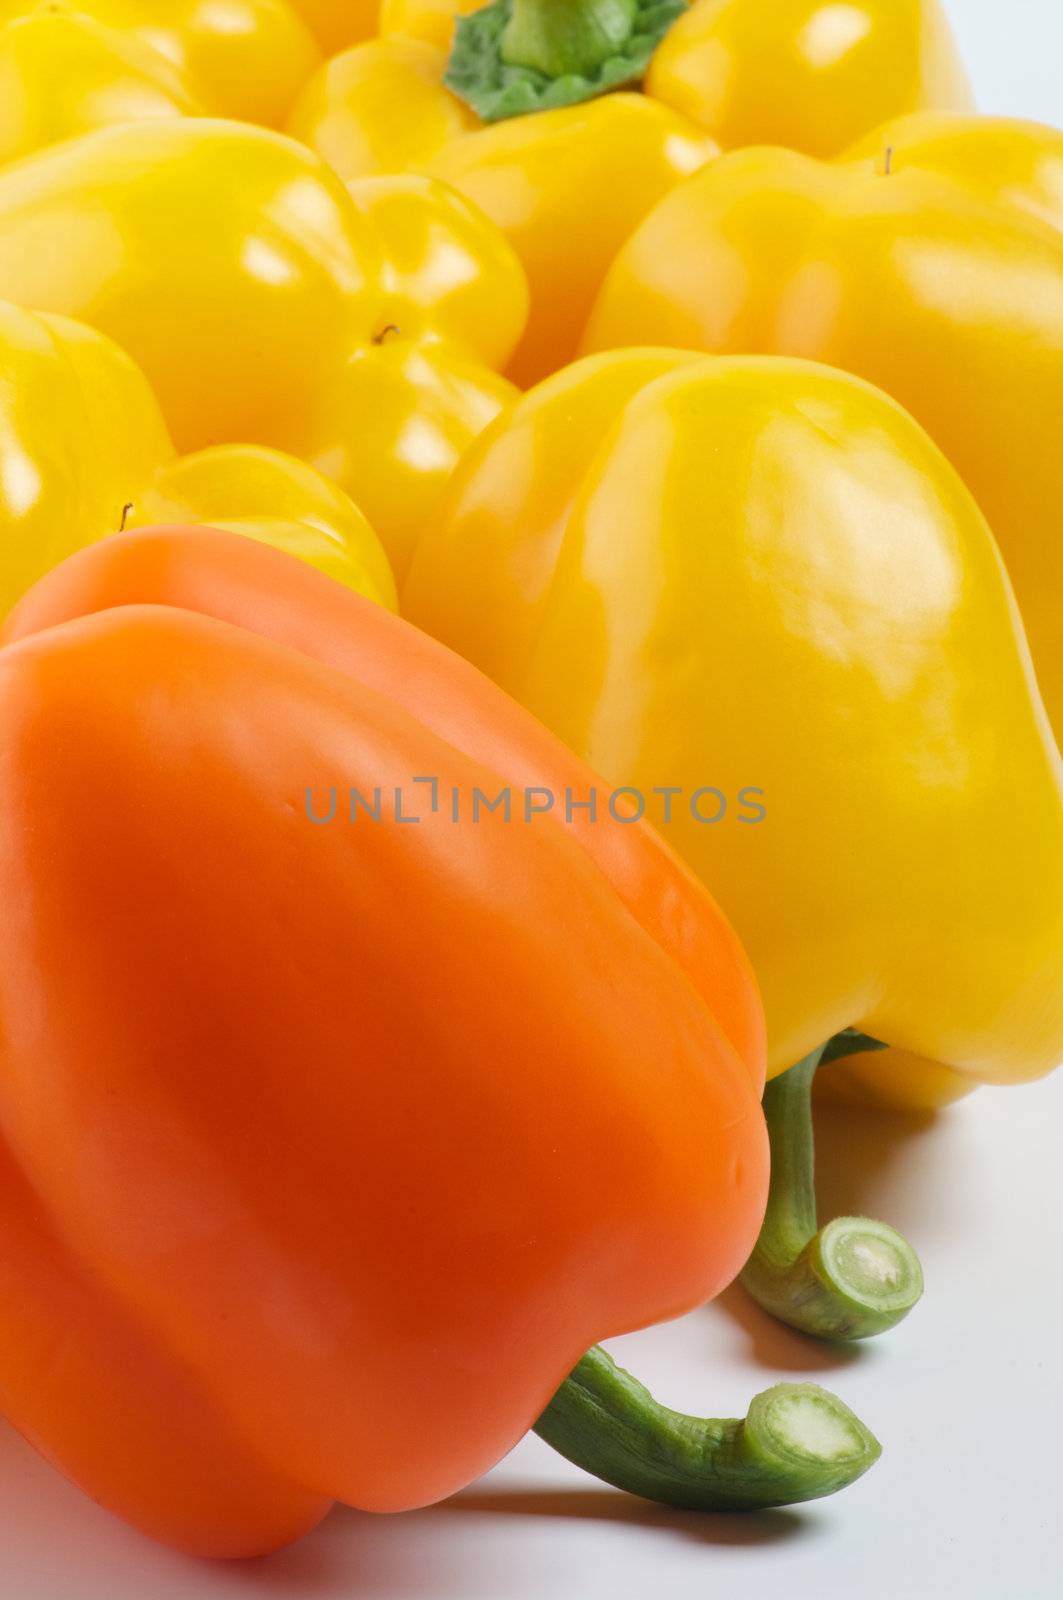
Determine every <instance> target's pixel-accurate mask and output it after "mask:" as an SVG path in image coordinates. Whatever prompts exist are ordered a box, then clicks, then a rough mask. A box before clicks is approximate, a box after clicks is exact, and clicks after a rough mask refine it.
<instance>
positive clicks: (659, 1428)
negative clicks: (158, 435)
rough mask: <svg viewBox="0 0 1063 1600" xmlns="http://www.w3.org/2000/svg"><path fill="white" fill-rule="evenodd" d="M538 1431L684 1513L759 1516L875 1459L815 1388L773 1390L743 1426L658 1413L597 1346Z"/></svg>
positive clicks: (849, 1478) (838, 1481) (817, 1495)
mask: <svg viewBox="0 0 1063 1600" xmlns="http://www.w3.org/2000/svg"><path fill="white" fill-rule="evenodd" d="M535 1432H536V1433H537V1434H538V1435H539V1437H540V1438H541V1439H545V1441H546V1443H547V1444H549V1445H552V1446H553V1448H554V1449H555V1450H557V1451H558V1452H559V1453H560V1454H561V1455H563V1456H565V1457H566V1459H567V1460H569V1461H573V1462H575V1464H576V1465H577V1466H579V1467H583V1468H584V1469H585V1470H586V1471H587V1472H590V1473H593V1474H594V1476H595V1477H598V1478H602V1479H603V1480H604V1481H605V1482H606V1483H611V1484H613V1485H615V1487H616V1488H618V1489H626V1490H627V1491H628V1492H629V1493H631V1494H637V1495H641V1496H642V1497H643V1498H644V1499H647V1500H656V1501H658V1502H659V1503H660V1504H662V1505H667V1506H676V1507H678V1508H679V1509H681V1510H689V1511H756V1510H759V1509H762V1508H763V1507H765V1506H787V1505H794V1504H796V1503H798V1502H799V1501H802V1500H818V1499H821V1498H822V1496H824V1495H828V1494H836V1493H837V1491H838V1490H839V1489H844V1488H845V1487H846V1486H847V1485H848V1484H850V1483H853V1482H855V1480H856V1479H857V1478H859V1477H861V1476H862V1475H863V1474H864V1473H865V1472H866V1471H867V1469H868V1468H869V1467H871V1466H873V1465H874V1463H875V1462H876V1461H877V1460H878V1458H879V1455H880V1454H881V1447H880V1445H879V1443H878V1440H877V1439H875V1437H874V1435H873V1434H871V1433H869V1432H868V1430H867V1428H865V1427H864V1424H863V1423H862V1422H861V1421H860V1420H859V1419H858V1418H857V1417H855V1416H854V1415H853V1413H852V1412H851V1411H850V1410H849V1408H848V1406H845V1405H843V1404H842V1402H841V1401H840V1400H839V1399H837V1398H836V1397H835V1396H834V1395H832V1394H829V1393H828V1392H827V1391H826V1390H825V1389H821V1388H819V1386H818V1385H817V1384H814V1383H777V1384H775V1386H774V1387H773V1388H771V1389H765V1390H764V1392H763V1393H762V1394H758V1395H757V1396H756V1397H755V1398H754V1400H753V1402H752V1404H751V1405H750V1407H749V1412H748V1414H747V1416H746V1417H745V1418H744V1419H738V1420H732V1421H713V1420H711V1419H709V1418H702V1417H688V1416H684V1415H683V1414H682V1413H681V1412H678V1411H669V1410H668V1408H667V1407H666V1406H662V1405H659V1404H658V1402H657V1401H656V1400H655V1399H654V1398H653V1396H652V1395H651V1394H650V1393H649V1392H648V1391H647V1390H646V1389H644V1388H643V1386H642V1384H641V1383H638V1382H637V1381H636V1380H635V1379H634V1378H633V1377H631V1376H630V1374H629V1373H627V1372H624V1371H623V1370H622V1369H621V1368H620V1367H618V1366H617V1365H616V1363H615V1362H614V1361H613V1360H612V1359H611V1358H610V1357H609V1356H608V1355H606V1353H605V1351H604V1350H602V1349H601V1348H600V1347H598V1346H596V1347H595V1348H594V1349H593V1350H591V1351H590V1352H589V1354H587V1355H585V1356H584V1358H583V1360H582V1361H581V1362H580V1364H579V1366H578V1367H577V1368H576V1370H575V1371H574V1372H573V1373H572V1374H571V1375H570V1376H569V1377H568V1378H566V1379H565V1381H564V1383H563V1384H562V1385H561V1387H560V1389H559V1390H558V1391H557V1394H556V1395H555V1396H554V1398H553V1399H552V1400H551V1402H550V1404H549V1405H548V1406H547V1408H546V1410H545V1411H544V1412H543V1414H542V1416H541V1417H540V1418H539V1420H538V1422H537V1423H536V1424H535Z"/></svg>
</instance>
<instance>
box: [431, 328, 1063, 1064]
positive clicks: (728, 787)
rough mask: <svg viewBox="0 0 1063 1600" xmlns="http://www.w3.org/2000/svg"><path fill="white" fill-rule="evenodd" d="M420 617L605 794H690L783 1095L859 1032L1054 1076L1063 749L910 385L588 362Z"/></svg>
mask: <svg viewBox="0 0 1063 1600" xmlns="http://www.w3.org/2000/svg"><path fill="white" fill-rule="evenodd" d="M402 605H403V610H404V614H406V615H408V616H410V617H411V618H412V619H413V620H414V621H416V622H417V623H418V624H420V625H421V626H423V627H425V628H427V629H428V630H429V631H430V632H432V633H434V634H436V635H437V636H438V637H440V638H441V639H443V640H444V641H445V642H446V643H448V644H450V645H451V646H452V647H453V648H455V649H458V650H460V651H461V652H462V653H463V654H465V655H467V656H468V657H469V659H470V660H472V661H474V662H475V663H476V664H477V665H479V666H481V667H482V668H483V669H484V670H485V671H487V672H489V673H490V674H491V676H492V677H494V678H495V679H496V680H497V681H498V682H499V683H500V684H501V685H502V686H503V687H504V688H506V689H507V690H508V691H509V692H510V693H512V694H513V695H514V696H515V697H516V698H517V699H518V700H520V701H521V702H522V703H523V704H525V705H527V706H528V707H529V709H530V710H532V711H533V712H534V713H535V714H536V715H537V716H539V717H541V719H542V720H543V721H544V722H545V723H546V724H547V726H548V727H550V728H552V729H553V730H554V731H555V732H556V733H558V734H560V735H561V737H562V738H564V739H565V740H566V741H567V742H568V743H569V744H570V745H571V746H572V748H573V749H574V750H576V751H577V752H578V753H579V754H580V755H581V756H583V757H584V758H585V759H586V760H588V761H589V762H590V763H591V764H592V765H593V766H595V767H596V769H597V770H599V771H601V772H602V773H603V774H604V776H605V777H606V778H607V779H608V780H609V781H611V782H613V783H617V784H629V785H633V786H635V787H636V788H637V789H639V790H641V792H642V793H643V794H644V795H645V796H647V797H649V796H651V795H652V793H653V791H654V790H655V788H656V787H657V786H664V785H672V786H679V787H680V788H681V789H682V790H683V791H684V795H683V797H681V798H680V799H678V800H676V801H674V803H673V809H672V820H671V822H670V823H668V822H666V821H665V820H664V817H665V815H666V813H664V812H663V810H662V807H663V801H657V802H654V801H652V800H648V806H650V807H652V809H648V811H647V815H649V816H650V817H651V818H652V819H653V820H655V821H657V822H658V823H659V824H660V825H661V826H662V831H663V832H664V834H665V837H666V838H667V839H668V840H669V841H670V842H671V843H672V844H673V845H674V846H675V848H676V849H677V850H678V851H679V853H680V854H681V855H683V856H684V857H685V858H686V860H687V861H688V863H689V864H690V865H691V866H692V867H693V868H694V869H695V871H697V872H698V873H699V874H700V875H701V876H702V878H703V879H704V881H706V882H709V883H711V884H712V885H713V891H714V893H716V894H717V895H718V897H719V900H720V903H721V905H722V906H723V907H724V909H725V910H726V912H727V914H728V915H729V916H730V917H731V918H732V920H733V921H734V924H735V926H736V928H737V929H738V931H739V934H740V935H741V936H742V938H743V940H744V942H745V943H746V947H747V949H748V950H749V953H750V956H751V958H752V960H753V963H754V967H755V970H756V972H757V975H758V978H759V980H760V983H761V987H762V990H763V994H764V1002H765V1009H766V1012H767V1018H768V1030H769V1071H770V1072H771V1073H772V1074H775V1073H778V1072H781V1071H783V1070H784V1069H785V1068H787V1067H789V1066H790V1065H791V1064H792V1063H793V1062H795V1061H798V1060H800V1059H801V1058H802V1057H803V1056H805V1055H807V1054H809V1053H810V1052H811V1051H812V1050H814V1049H816V1048H817V1047H818V1046H819V1045H821V1044H822V1043H823V1041H824V1040H825V1039H828V1038H829V1037H831V1035H833V1034H834V1033H836V1032H838V1031H839V1030H840V1029H842V1028H845V1027H846V1026H849V1025H858V1026H860V1028H861V1029H862V1031H864V1032H866V1033H869V1034H871V1035H872V1036H873V1037H875V1038H877V1039H882V1040H886V1041H888V1042H889V1043H891V1044H895V1045H897V1046H899V1047H900V1048H902V1049H904V1050H907V1051H909V1052H912V1053H914V1054H917V1055H921V1056H925V1057H929V1058H931V1059H933V1060H936V1061H940V1062H943V1063H944V1064H945V1065H946V1066H947V1067H949V1068H950V1069H952V1071H953V1072H954V1073H957V1074H963V1075H965V1077H966V1078H967V1079H968V1080H969V1081H972V1082H977V1081H992V1082H996V1083H1007V1082H1012V1081H1019V1080H1022V1079H1026V1078H1032V1077H1036V1076H1038V1075H1040V1074H1042V1073H1045V1072H1048V1071H1049V1070H1050V1069H1051V1068H1052V1067H1054V1066H1055V1065H1056V1063H1057V1062H1058V1061H1059V1060H1060V1058H1061V1057H1063V773H1061V768H1060V761H1059V756H1058V754H1057V751H1056V747H1055V744H1054V741H1053V739H1052V737H1051V733H1050V730H1049V727H1048V723H1047V720H1046V718H1045V714H1044V709H1043V706H1042V704H1041V701H1040V698H1039V695H1038V691H1037V687H1036V684H1035V681H1034V677H1033V673H1032V670H1031V666H1030V659H1029V653H1028V649H1027V646H1026V642H1025V639H1024V637H1023V634H1022V628H1021V622H1020V620H1019V616H1018V613H1017V610H1016V607H1015V602H1014V599H1013V596H1012V592H1011V589H1010V586H1009V584H1008V582H1007V578H1006V576H1005V573H1004V569H1003V565H1002V563H1001V560H1000V555H999V553H998V550H997V547H996V545H995V544H994V541H993V539H992V537H991V535H990V533H989V530H988V528H987V526H986V523H985V520H984V518H983V517H982V516H981V514H980V512H979V510H978V508H977V506H976V505H975V503H974V501H973V500H972V498H971V496H970V494H969V492H968V491H967V489H966V488H965V486H964V485H963V483H962V482H961V480H960V479H959V477H958V476H957V474H956V473H955V471H954V470H953V469H952V468H951V467H950V466H949V464H948V462H947V461H946V460H945V458H944V457H943V456H942V455H941V453H940V452H939V451H938V450H937V448H936V447H935V446H934V445H933V443H932V442H931V441H930V439H929V438H928V437H927V436H926V435H925V434H924V433H923V432H922V430H921V429H920V428H919V427H918V426H917V425H916V424H915V423H914V422H913V421H912V419H911V418H910V417H909V416H908V415H907V413H905V412H904V411H903V410H901V408H900V407H899V406H897V405H896V404H895V403H894V402H893V401H891V400H890V399H888V398H887V397H886V396H885V395H883V394H881V393H879V392H877V391H875V390H873V389H872V388H871V387H870V386H869V385H866V384H864V383H862V382H861V381H859V380H857V379H855V378H852V377H850V376H849V375H847V374H844V373H840V372H836V371H832V370H830V369H828V368H825V367H821V366H817V365H814V364H811V363H805V362H796V361H789V360H782V359H772V358H764V357H746V358H738V357H736V358H730V359H714V358H705V357H700V358H699V357H698V356H696V355H693V354H690V353H688V352H680V351H668V350H656V351H653V350H635V351H630V350H625V351H619V352H615V353H612V354H607V355H603V356H598V357H594V358H590V359H588V360H587V361H584V362H580V363H578V364H577V365H575V366H573V367H571V368H569V369H568V370H566V371H565V372H562V373H560V374H558V375H557V376H556V377H555V378H553V379H551V380H549V381H548V382H546V383H544V384H542V385H541V386H540V387H539V388H538V389H536V390H533V391H532V392H531V393H530V394H529V395H527V396H526V397H525V398H524V399H523V400H522V401H521V402H520V403H519V404H518V406H517V407H516V408H515V409H514V411H512V412H511V413H510V414H509V417H508V419H507V420H506V421H504V422H501V423H499V424H496V426H495V427H494V428H493V429H492V430H491V431H490V432H489V433H488V434H487V435H485V436H484V438H483V439H482V440H481V441H480V442H479V443H478V444H477V445H474V446H473V448H472V450H471V452H470V454H469V456H468V457H467V458H466V460H465V462H463V464H462V466H461V467H460V468H459V469H458V472H457V474H456V477H455V480H454V485H453V489H452V494H451V497H450V502H449V510H448V515H447V518H446V520H445V522H444V523H443V525H442V526H441V527H440V528H438V529H435V530H429V531H428V532H427V533H426V535H425V537H424V539H423V540H422V542H421V545H420V546H419V548H418V552H417V555H416V557H415V560H414V565H413V569H412V572H411V575H410V579H409V581H408V583H407V584H406V587H405V589H404V591H403V594H402ZM702 786H714V787H715V788H716V789H718V790H720V791H722V792H723V794H724V796H725V797H727V798H728V811H727V813H726V814H725V815H724V816H723V817H722V818H721V820H720V821H718V822H713V820H712V819H713V818H714V817H715V816H717V815H718V810H719V808H718V804H717V802H715V801H711V802H710V803H709V804H708V806H706V804H705V803H704V802H703V803H702V805H701V808H700V810H701V814H702V815H703V816H705V815H706V811H707V816H708V821H707V822H699V821H697V820H696V818H695V815H694V811H693V808H692V805H691V803H690V796H691V794H692V792H693V791H696V790H698V789H699V788H700V787H702ZM747 786H755V787H757V788H759V789H760V790H762V791H763V794H762V804H763V806H764V808H765V812H766V815H765V816H764V818H763V820H762V821H761V822H760V823H759V824H756V825H752V824H750V823H743V822H742V821H741V820H740V818H741V816H742V809H741V807H740V806H737V805H736V803H735V801H736V796H738V795H739V793H740V791H741V790H742V789H743V788H745V787H747ZM1017 795H1021V796H1022V801H1021V805H1020V804H1018V803H1017V801H1016V796H1017Z"/></svg>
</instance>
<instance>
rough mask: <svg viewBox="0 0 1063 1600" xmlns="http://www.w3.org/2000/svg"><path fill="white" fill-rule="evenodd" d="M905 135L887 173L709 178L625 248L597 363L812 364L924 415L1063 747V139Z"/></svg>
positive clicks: (764, 164) (748, 169)
mask: <svg viewBox="0 0 1063 1600" xmlns="http://www.w3.org/2000/svg"><path fill="white" fill-rule="evenodd" d="M893 136H894V135H893V133H892V132H891V133H889V134H888V136H887V137H886V138H885V139H882V140H878V141H876V144H877V145H878V157H877V159H875V160H871V159H863V160H859V161H853V162H851V163H842V164H839V165H827V164H824V163H820V162H817V161H813V160H811V159H809V158H808V157H805V156H800V155H795V154H793V153H792V152H788V151H783V150H750V151H739V152H736V153H735V154H733V155H729V156H725V157H724V158H723V159H722V160H720V161H718V162H716V163H714V164H713V166H712V167H711V168H707V169H706V170H705V171H704V172H701V173H697V174H696V175H695V176H694V177H693V178H692V179H691V180H690V181H689V182H688V183H686V184H684V185H683V186H682V188H681V189H679V190H677V191H674V192H673V194H672V195H671V196H669V197H667V198H666V199H665V200H664V201H663V202H662V203H661V204H660V205H659V206H658V207H657V209H656V211H654V212H653V213H651V215H650V216H649V217H647V219H646V221H645V222H644V223H643V224H642V226H641V227H640V228H639V229H637V230H636V232H635V233H634V234H633V236H632V238H631V239H630V240H629V241H628V243H627V244H626V245H625V247H624V248H623V250H621V252H620V254H619V255H618V257H617V259H616V261H615V263H614V264H613V267H612V269H611V270H610V273H609V275H608V277H607V278H606V281H605V283H604V285H603V288H602V291H601V295H600V297H599V300H598V303H597V305H596V307H595V310H594V312H593V314H592V316H591V319H590V322H589V325H588V329H587V334H586V338H585V348H586V349H587V350H602V349H608V348H619V347H621V346H626V345H629V344H633V343H634V344H640V343H651V344H674V345H676V346H678V347H681V348H684V349H703V350H711V351H719V352H733V353H736V354H737V353H738V352H740V351H758V352H765V353H779V354H786V355H793V356H804V357H809V358H811V359H814V360H818V361H824V362H827V363H829V364H831V365H832V366H837V367H843V368H845V369H846V370H847V371H850V372H854V373H857V374H858V375H859V376H861V377H863V378H867V379H868V380H870V381H871V382H873V383H876V384H878V385H879V386H880V387H881V388H883V389H885V390H886V391H887V392H888V393H890V394H892V395H893V396H894V397H895V398H896V399H897V400H899V401H900V402H901V403H902V404H903V405H905V406H907V407H908V409H909V410H910V411H911V413H912V414H913V416H915V417H916V418H917V419H918V420H919V421H920V422H921V423H922V424H923V426H924V427H925V428H926V429H927V431H928V432H929V433H930V435H931V436H932V437H933V439H934V440H935V441H936V442H937V444H938V445H939V446H940V447H941V448H942V449H943V450H944V451H945V454H946V455H947V456H948V457H949V459H950V460H951V461H952V464H953V465H954V466H955V467H956V468H957V469H958V471H959V472H960V474H961V475H962V476H963V478H964V479H965V481H966V482H967V484H968V486H969V487H970V488H971V489H972V491H973V492H974V495H975V497H976V499H977V500H978V502H979V504H980V506H981V508H982V510H983V511H984V512H985V514H986V516H987V517H988V520H989V523H990V526H991V527H992V529H993V532H994V534H995V536H996V538H997V540H998V541H999V544H1000V547H1001V549H1002V551H1003V554H1004V559H1005V561H1006V563H1007V566H1008V571H1009V573H1010V575H1011V579H1012V582H1013V583H1014V585H1015V589H1016V593H1017V595H1018V599H1019V605H1020V608H1021V610H1022V613H1023V618H1024V621H1025V624H1026V629H1027V633H1028V635H1029V639H1030V645H1031V648H1032V650H1033V654H1034V660H1035V663H1036V667H1037V674H1038V678H1039V680H1040V683H1041V688H1042V691H1043V693H1044V697H1045V702H1046V704H1047V706H1048V711H1049V714H1050V716H1051V718H1052V721H1053V723H1054V725H1055V728H1056V731H1057V733H1059V732H1060V730H1061V729H1063V575H1061V568H1060V564H1059V560H1058V548H1059V528H1060V511H1059V508H1060V505H1061V504H1063V452H1061V451H1060V449H1059V418H1060V416H1061V415H1063V238H1061V237H1060V234H1059V231H1058V230H1057V229H1056V228H1054V227H1050V226H1049V225H1048V224H1047V222H1046V220H1045V219H1044V217H1043V215H1042V216H1037V215H1032V214H1031V212H1032V211H1033V210H1034V209H1035V208H1040V209H1041V210H1042V211H1043V210H1045V209H1046V205H1045V202H1044V201H1043V199H1042V198H1039V196H1041V195H1042V194H1043V185H1044V184H1045V182H1046V180H1047V182H1048V183H1049V184H1050V181H1051V174H1052V172H1053V171H1058V170H1059V167H1060V146H1061V143H1063V141H1061V140H1060V137H1059V135H1054V136H1053V135H1050V134H1048V133H1046V132H1044V131H1043V130H1042V131H1041V132H1040V133H1038V132H1036V131H1035V132H1033V133H1031V132H1030V131H1029V129H1028V128H1025V129H1024V127H1023V125H1020V127H1019V128H1018V129H1017V130H1015V131H1014V132H1013V133H1011V134H1009V133H1007V132H1006V131H1005V132H1003V133H1002V132H1001V129H1000V126H999V124H998V125H995V126H990V127H987V128H985V129H982V128H981V127H980V125H979V124H974V126H973V128H972V129H971V133H970V139H971V143H970V146H969V148H967V149H966V153H965V139H966V137H967V136H966V135H965V134H964V133H963V132H961V131H959V130H957V133H956V135H955V138H954V139H953V140H952V141H951V144H950V146H949V147H948V149H946V143H945V141H943V140H938V141H935V140H933V139H926V140H925V141H924V142H923V143H920V140H919V138H918V136H914V137H913V142H912V145H911V148H910V149H908V148H907V145H906V141H905V139H904V136H903V131H902V132H901V135H900V139H899V156H898V158H897V163H896V165H894V155H893V154H890V153H888V152H891V150H892V143H891V141H892V139H893ZM991 147H994V148H995V151H996V154H995V155H994V153H993V148H991ZM1002 152H1003V154H1002ZM924 159H925V160H926V162H927V169H926V170H923V167H922V161H923V160H924ZM979 169H981V171H982V174H983V175H982V176H981V177H980V176H979V175H978V173H979ZM1009 194H1014V195H1015V196H1016V198H1015V199H1008V198H1006V197H1007V196H1008V195H1009Z"/></svg>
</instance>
